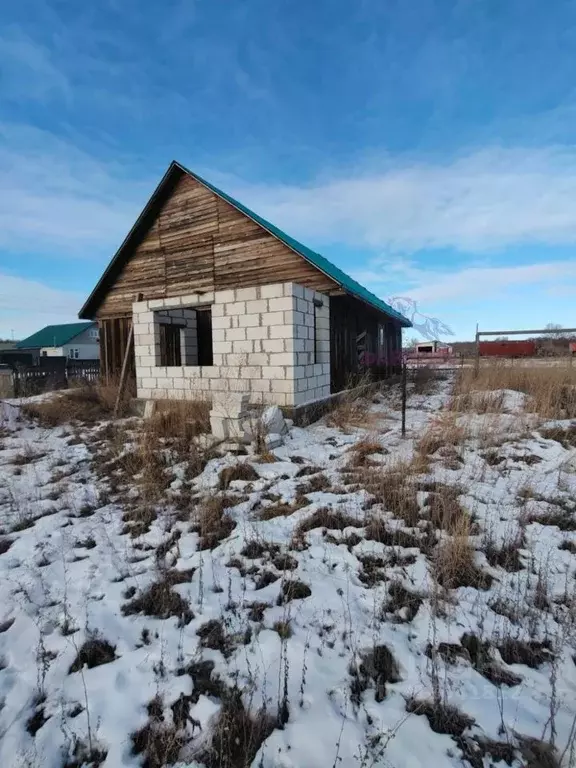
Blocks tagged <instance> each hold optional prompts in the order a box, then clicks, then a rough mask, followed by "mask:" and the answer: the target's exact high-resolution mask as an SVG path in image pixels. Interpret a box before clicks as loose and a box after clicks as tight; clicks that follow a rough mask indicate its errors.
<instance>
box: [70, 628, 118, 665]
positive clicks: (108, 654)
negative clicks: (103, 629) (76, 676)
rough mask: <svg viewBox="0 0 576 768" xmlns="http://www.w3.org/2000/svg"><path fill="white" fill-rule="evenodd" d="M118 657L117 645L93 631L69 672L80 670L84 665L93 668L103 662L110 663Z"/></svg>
mask: <svg viewBox="0 0 576 768" xmlns="http://www.w3.org/2000/svg"><path fill="white" fill-rule="evenodd" d="M115 659H116V646H114V645H110V643H109V642H108V641H107V640H105V639H104V638H103V637H100V636H99V635H97V634H96V633H93V634H92V635H91V636H90V637H89V638H88V639H87V640H86V641H85V642H84V644H83V645H82V646H81V648H80V649H79V650H78V654H77V656H76V658H75V659H74V662H73V663H72V666H71V667H70V669H69V670H68V673H69V674H70V673H72V672H80V670H81V669H83V667H85V666H86V667H88V669H92V668H93V667H99V666H101V665H102V664H109V663H110V662H111V661H114V660H115Z"/></svg>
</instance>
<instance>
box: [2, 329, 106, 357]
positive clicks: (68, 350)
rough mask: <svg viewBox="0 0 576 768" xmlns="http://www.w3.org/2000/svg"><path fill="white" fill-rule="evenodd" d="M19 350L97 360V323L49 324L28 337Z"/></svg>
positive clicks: (52, 355)
mask: <svg viewBox="0 0 576 768" xmlns="http://www.w3.org/2000/svg"><path fill="white" fill-rule="evenodd" d="M16 348H17V349H18V350H22V351H31V352H33V354H34V357H67V358H69V359H70V360H97V359H98V357H99V355H100V352H99V350H100V345H99V330H98V324H97V323H67V324H65V325H47V326H46V327H45V328H42V330H41V331H37V332H36V333H33V334H32V336H28V338H27V339H23V340H22V341H19V342H18V343H17V345H16Z"/></svg>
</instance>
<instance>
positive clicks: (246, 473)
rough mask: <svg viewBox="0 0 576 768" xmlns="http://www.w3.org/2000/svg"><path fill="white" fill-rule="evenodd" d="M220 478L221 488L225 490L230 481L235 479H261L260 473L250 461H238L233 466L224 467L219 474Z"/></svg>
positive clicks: (245, 480) (246, 480)
mask: <svg viewBox="0 0 576 768" xmlns="http://www.w3.org/2000/svg"><path fill="white" fill-rule="evenodd" d="M219 479H220V490H221V491H225V490H226V489H227V488H228V486H229V485H230V483H232V482H234V480H242V481H243V482H251V481H254V480H259V479H260V475H259V474H258V472H256V470H255V469H254V467H253V466H252V465H251V464H248V462H245V461H243V462H238V464H234V466H232V467H224V469H223V470H222V471H221V472H220V475H219Z"/></svg>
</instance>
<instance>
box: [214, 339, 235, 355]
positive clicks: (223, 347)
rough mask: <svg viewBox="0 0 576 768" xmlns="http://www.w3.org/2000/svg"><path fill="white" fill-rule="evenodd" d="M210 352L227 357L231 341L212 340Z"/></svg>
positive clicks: (230, 349)
mask: <svg viewBox="0 0 576 768" xmlns="http://www.w3.org/2000/svg"><path fill="white" fill-rule="evenodd" d="M212 351H213V352H214V353H216V352H218V353H220V354H222V355H227V354H228V353H229V352H232V342H231V341H215V340H214V339H213V340H212Z"/></svg>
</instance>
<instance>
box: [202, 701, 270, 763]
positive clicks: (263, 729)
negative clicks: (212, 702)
mask: <svg viewBox="0 0 576 768" xmlns="http://www.w3.org/2000/svg"><path fill="white" fill-rule="evenodd" d="M275 725H276V720H275V719H274V718H272V717H270V716H269V715H267V713H266V712H265V711H260V712H257V713H255V714H253V715H252V714H251V713H250V712H248V711H247V710H246V708H245V707H244V703H243V701H242V695H241V693H240V691H239V690H238V689H237V688H233V689H231V690H230V691H227V692H226V695H225V696H224V698H223V700H222V708H221V710H220V714H219V716H218V721H217V723H216V726H215V728H214V730H213V731H212V734H211V736H210V740H209V743H208V744H207V745H206V746H205V747H204V748H203V749H202V750H201V752H200V753H199V754H198V755H195V757H196V759H197V760H198V762H201V763H203V764H205V765H206V768H250V766H251V765H252V763H253V761H254V758H255V757H256V753H257V752H258V750H259V749H260V746H261V744H262V743H263V742H264V741H265V740H266V739H267V738H268V736H270V734H271V733H272V731H273V730H274V728H275Z"/></svg>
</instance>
